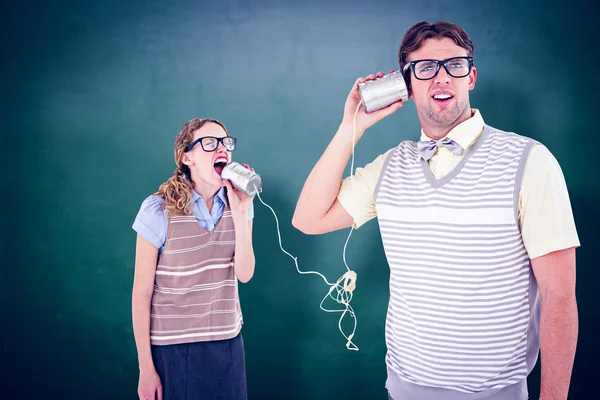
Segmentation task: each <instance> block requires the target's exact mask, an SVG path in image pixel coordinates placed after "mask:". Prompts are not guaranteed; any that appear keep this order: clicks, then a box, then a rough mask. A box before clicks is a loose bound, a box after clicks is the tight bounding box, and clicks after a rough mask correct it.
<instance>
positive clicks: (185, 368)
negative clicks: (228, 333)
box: [152, 333, 247, 400]
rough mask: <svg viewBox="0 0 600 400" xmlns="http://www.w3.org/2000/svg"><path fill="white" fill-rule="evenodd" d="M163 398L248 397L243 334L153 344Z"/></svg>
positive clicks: (224, 399) (211, 399)
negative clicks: (232, 336) (203, 340)
mask: <svg viewBox="0 0 600 400" xmlns="http://www.w3.org/2000/svg"><path fill="white" fill-rule="evenodd" d="M152 359H153V361H154V367H155V368H156V372H158V375H159V376H160V381H161V384H162V387H163V400H192V399H193V400H196V399H202V400H246V399H247V394H246V362H245V358H244V341H243V338H242V334H241V333H239V334H238V335H237V336H236V337H234V338H232V339H227V340H217V341H210V342H196V343H184V344H171V345H164V346H156V345H153V346H152Z"/></svg>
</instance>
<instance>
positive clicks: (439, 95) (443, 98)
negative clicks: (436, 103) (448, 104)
mask: <svg viewBox="0 0 600 400" xmlns="http://www.w3.org/2000/svg"><path fill="white" fill-rule="evenodd" d="M451 97H452V96H450V95H449V94H436V95H435V96H433V98H434V99H436V100H446V99H449V98H451Z"/></svg>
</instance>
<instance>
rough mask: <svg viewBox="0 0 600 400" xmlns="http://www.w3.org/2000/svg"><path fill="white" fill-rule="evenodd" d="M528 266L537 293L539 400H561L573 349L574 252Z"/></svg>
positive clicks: (575, 328) (566, 387)
mask: <svg viewBox="0 0 600 400" xmlns="http://www.w3.org/2000/svg"><path fill="white" fill-rule="evenodd" d="M531 265H532V267H533V273H534V274H535V278H536V280H537V284H538V288H539V291H540V311H541V317H540V348H541V368H542V373H541V388H540V400H559V399H560V400H563V399H566V398H567V394H568V393H569V384H570V381H571V371H572V369H573V360H574V358H575V348H576V347H577V334H578V315H577V301H576V299H575V248H569V249H564V250H559V251H554V252H552V253H549V254H546V255H543V256H541V257H536V258H534V259H532V260H531Z"/></svg>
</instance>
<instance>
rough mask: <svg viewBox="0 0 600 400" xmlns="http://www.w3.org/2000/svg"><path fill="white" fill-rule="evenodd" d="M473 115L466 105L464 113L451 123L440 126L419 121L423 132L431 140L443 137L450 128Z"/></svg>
mask: <svg viewBox="0 0 600 400" xmlns="http://www.w3.org/2000/svg"><path fill="white" fill-rule="evenodd" d="M472 116H473V113H472V111H471V108H470V107H467V109H466V110H465V112H464V113H462V115H461V116H460V117H458V118H457V119H456V121H454V122H453V123H452V124H451V125H446V126H441V125H436V124H424V123H423V121H421V126H422V127H423V132H424V133H425V135H427V137H428V138H430V139H433V140H440V139H442V138H445V137H446V136H447V135H448V134H449V133H450V131H452V129H454V128H456V127H457V126H458V125H460V124H462V123H463V122H465V121H466V120H468V119H469V118H471V117H472Z"/></svg>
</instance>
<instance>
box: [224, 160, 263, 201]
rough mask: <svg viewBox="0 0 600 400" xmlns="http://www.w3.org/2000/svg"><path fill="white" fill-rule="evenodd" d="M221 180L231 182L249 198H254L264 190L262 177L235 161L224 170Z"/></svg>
mask: <svg viewBox="0 0 600 400" xmlns="http://www.w3.org/2000/svg"><path fill="white" fill-rule="evenodd" d="M221 179H222V180H230V181H231V183H232V184H233V186H235V187H236V188H238V189H240V190H241V191H243V192H246V194H247V195H248V196H254V195H255V194H256V193H257V192H259V191H260V189H261V188H262V178H261V177H260V175H258V174H257V173H256V172H252V171H251V170H249V169H247V168H245V167H244V166H243V165H241V164H239V163H236V162H234V161H232V162H230V163H229V164H227V165H226V166H225V168H223V171H222V172H221Z"/></svg>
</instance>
